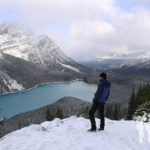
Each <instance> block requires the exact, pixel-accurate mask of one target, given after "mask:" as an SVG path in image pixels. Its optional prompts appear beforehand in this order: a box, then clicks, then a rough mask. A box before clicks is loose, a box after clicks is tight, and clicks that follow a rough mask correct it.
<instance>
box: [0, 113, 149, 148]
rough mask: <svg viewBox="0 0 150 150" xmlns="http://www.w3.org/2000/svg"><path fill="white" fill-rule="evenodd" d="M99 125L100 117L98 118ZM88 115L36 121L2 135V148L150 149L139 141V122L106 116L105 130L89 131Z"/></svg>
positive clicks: (0, 141) (147, 143)
mask: <svg viewBox="0 0 150 150" xmlns="http://www.w3.org/2000/svg"><path fill="white" fill-rule="evenodd" d="M96 123H97V127H98V126H99V119H96ZM89 128H90V122H89V120H88V119H85V118H82V117H76V116H71V117H69V118H66V119H63V120H60V119H58V118H56V119H55V120H53V121H46V122H43V123H41V124H40V125H38V124H33V125H30V126H28V127H25V128H22V129H20V130H17V131H15V132H12V133H10V134H8V135H6V136H4V137H3V138H1V139H0V149H1V150H27V149H29V150H141V149H142V150H149V145H150V143H149V142H148V141H147V139H146V138H144V141H143V143H139V139H138V131H137V128H136V122H134V121H125V120H121V121H113V120H110V119H107V118H106V126H105V130H104V131H101V132H99V131H97V132H92V133H91V132H87V129H89Z"/></svg>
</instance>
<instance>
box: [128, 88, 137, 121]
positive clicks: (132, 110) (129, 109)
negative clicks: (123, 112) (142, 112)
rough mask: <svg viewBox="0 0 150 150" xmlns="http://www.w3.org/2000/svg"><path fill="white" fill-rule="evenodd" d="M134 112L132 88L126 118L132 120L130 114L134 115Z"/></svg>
mask: <svg viewBox="0 0 150 150" xmlns="http://www.w3.org/2000/svg"><path fill="white" fill-rule="evenodd" d="M134 112H135V92H134V88H133V89H132V94H131V96H130V99H129V103H128V112H127V117H126V118H127V119H128V120H132V116H133V115H134Z"/></svg>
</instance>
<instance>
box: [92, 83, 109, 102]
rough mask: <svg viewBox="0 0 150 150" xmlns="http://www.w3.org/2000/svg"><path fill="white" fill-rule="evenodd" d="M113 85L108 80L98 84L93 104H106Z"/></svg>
mask: <svg viewBox="0 0 150 150" xmlns="http://www.w3.org/2000/svg"><path fill="white" fill-rule="evenodd" d="M110 88H111V83H110V81H108V80H101V81H100V82H99V84H98V88H97V91H96V93H95V96H94V98H93V102H99V103H105V102H106V101H107V100H108V97H109V94H110Z"/></svg>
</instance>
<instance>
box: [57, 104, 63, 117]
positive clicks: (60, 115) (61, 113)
mask: <svg viewBox="0 0 150 150" xmlns="http://www.w3.org/2000/svg"><path fill="white" fill-rule="evenodd" d="M55 117H56V118H60V119H63V118H64V114H63V111H62V110H61V109H60V107H59V106H58V107H57V112H56V114H55Z"/></svg>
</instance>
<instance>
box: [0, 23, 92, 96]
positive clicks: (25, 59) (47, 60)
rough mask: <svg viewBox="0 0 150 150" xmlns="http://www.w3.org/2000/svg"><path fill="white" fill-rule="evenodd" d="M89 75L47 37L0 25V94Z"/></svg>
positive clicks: (85, 68) (87, 70)
mask: <svg viewBox="0 0 150 150" xmlns="http://www.w3.org/2000/svg"><path fill="white" fill-rule="evenodd" d="M89 72H91V70H90V69H89V68H87V67H85V66H82V65H80V64H78V63H76V62H75V61H74V60H72V59H71V58H69V57H67V56H66V55H65V54H64V52H63V51H62V50H61V49H60V48H59V46H58V45H57V44H56V43H55V42H54V41H53V40H52V39H50V38H49V37H48V36H47V35H35V34H33V33H32V32H29V31H25V30H24V29H19V28H17V27H15V26H14V25H10V24H7V23H2V24H0V74H1V78H0V87H1V88H0V94H2V93H7V92H14V91H18V90H22V89H27V88H31V87H33V86H36V85H38V84H41V83H46V82H51V81H66V80H68V81H69V80H72V79H77V78H83V77H84V76H86V74H87V73H89Z"/></svg>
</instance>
